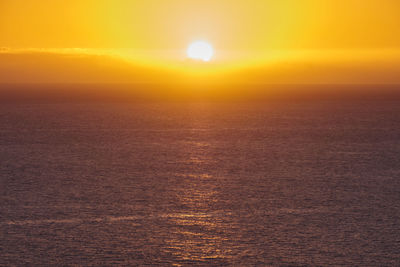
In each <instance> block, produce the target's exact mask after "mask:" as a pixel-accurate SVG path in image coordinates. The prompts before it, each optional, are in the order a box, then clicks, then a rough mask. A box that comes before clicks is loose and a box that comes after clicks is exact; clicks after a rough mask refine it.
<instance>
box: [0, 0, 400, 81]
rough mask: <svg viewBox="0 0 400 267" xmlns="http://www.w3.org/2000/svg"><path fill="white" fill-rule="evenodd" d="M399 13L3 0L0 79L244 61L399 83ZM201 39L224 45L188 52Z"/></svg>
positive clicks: (379, 0) (250, 71) (273, 74)
mask: <svg viewBox="0 0 400 267" xmlns="http://www.w3.org/2000/svg"><path fill="white" fill-rule="evenodd" d="M398 14H400V2H399V1H397V0H369V1H368V0H367V1H361V0H303V1H297V0H281V1H272V0H270V1H269V0H236V1H231V0H219V1H211V0H203V1H187V0H169V1H165V0H147V1H129V0H96V1H95V0H70V1H54V0H0V47H2V49H1V50H0V71H1V72H0V82H104V81H107V82H137V81H152V80H157V78H155V75H156V76H157V75H161V76H163V77H170V78H171V77H175V76H171V75H170V74H171V73H170V72H169V71H173V72H175V74H177V75H178V74H183V73H187V72H189V73H191V74H201V75H206V76H210V77H211V76H215V75H217V74H218V75H220V76H224V77H226V75H225V74H224V75H222V74H223V73H226V71H235V73H237V71H239V70H240V73H242V76H241V77H240V75H239V76H238V75H235V78H236V79H237V80H241V81H243V80H244V81H253V82H254V80H256V81H257V82H258V81H259V82H266V83H297V82H298V83H400V78H398V77H397V76H399V75H397V73H398V72H399V70H400V69H399V66H400V52H399V51H400V16H399V15H398ZM198 39H202V40H207V41H209V42H210V43H211V44H212V45H213V46H214V48H215V50H216V51H215V52H216V53H215V58H214V60H213V61H212V62H211V63H209V64H201V65H199V64H198V63H193V62H188V61H187V60H186V58H185V50H186V47H187V46H188V45H189V44H190V42H192V41H194V40H198ZM149 68H150V69H152V70H151V71H149ZM155 69H157V70H155ZM159 69H163V71H161V70H159ZM78 70H79V71H78ZM183 70H185V71H183ZM161 72H162V74H161ZM98 73H101V74H102V75H98ZM138 73H141V74H142V75H138ZM145 73H146V75H145ZM244 73H245V74H244ZM178 76H179V75H178ZM228 76H229V75H228Z"/></svg>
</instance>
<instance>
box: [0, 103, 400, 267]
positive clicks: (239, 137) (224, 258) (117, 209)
mask: <svg viewBox="0 0 400 267" xmlns="http://www.w3.org/2000/svg"><path fill="white" fill-rule="evenodd" d="M0 126H1V128H0V177H1V178H0V237H1V239H0V265H5V266H14V265H15V266H21V265H36V266H47V265H84V266H109V265H113V264H121V265H133V266H134V265H152V266H154V265H160V266H170V265H176V266H181V265H184V266H191V265H211V266H213V265H214V266H215V265H217V266H218V265H235V266H256V265H258V266H316V265H323V266H328V265H329V266H399V265H400V103H394V102H382V103H342V104H334V103H328V102H325V103H302V104H299V103H297V104H289V103H286V104H284V103H282V104H268V103H264V104H261V103H259V104H221V103H219V104H217V103H213V104H205V103H203V104H103V105H100V104H51V105H39V104H32V105H28V104H19V105H18V104H15V105H7V104H4V105H1V106H0Z"/></svg>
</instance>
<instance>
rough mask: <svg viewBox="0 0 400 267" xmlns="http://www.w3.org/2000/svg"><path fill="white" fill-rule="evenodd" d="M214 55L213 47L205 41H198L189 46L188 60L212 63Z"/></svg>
mask: <svg viewBox="0 0 400 267" xmlns="http://www.w3.org/2000/svg"><path fill="white" fill-rule="evenodd" d="M213 55H214V49H213V48H212V46H211V45H210V44H209V43H207V42H204V41H196V42H194V43H192V44H191V45H189V48H188V50H187V56H188V58H191V59H195V60H203V61H210V60H211V58H212V57H213Z"/></svg>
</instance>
